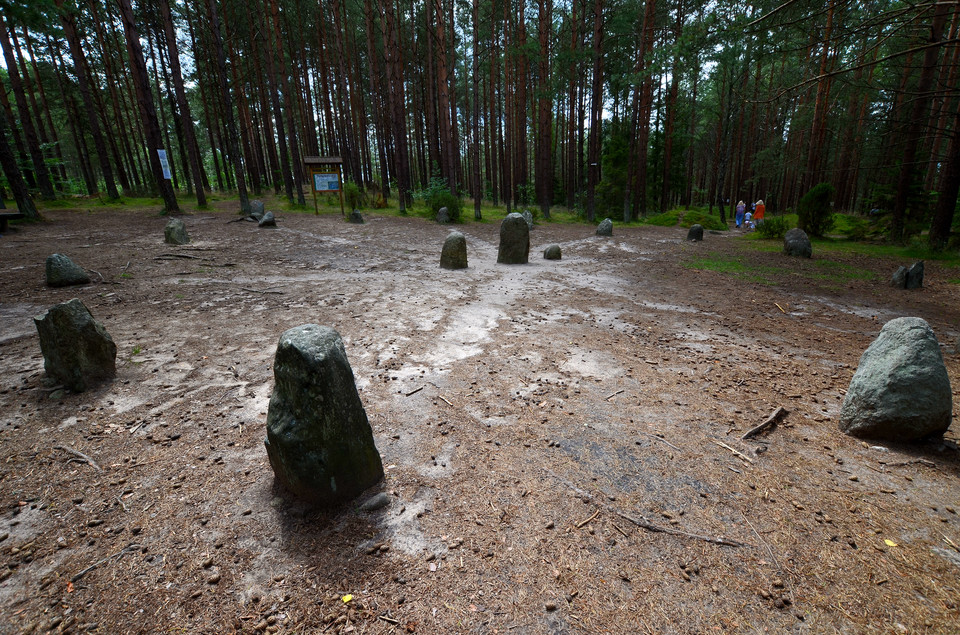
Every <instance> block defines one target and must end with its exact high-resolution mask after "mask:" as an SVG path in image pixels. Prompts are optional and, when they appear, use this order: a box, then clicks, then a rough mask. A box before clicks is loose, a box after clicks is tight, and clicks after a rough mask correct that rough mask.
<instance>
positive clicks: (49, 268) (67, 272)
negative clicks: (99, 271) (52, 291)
mask: <svg viewBox="0 0 960 635" xmlns="http://www.w3.org/2000/svg"><path fill="white" fill-rule="evenodd" d="M46 273H47V286H50V287H69V286H70V285H72V284H87V283H88V282H90V276H88V275H87V272H86V271H84V269H83V267H80V266H79V265H77V264H76V263H74V262H73V261H72V260H70V259H69V258H67V257H66V256H64V255H63V254H51V255H50V256H47V262H46Z"/></svg>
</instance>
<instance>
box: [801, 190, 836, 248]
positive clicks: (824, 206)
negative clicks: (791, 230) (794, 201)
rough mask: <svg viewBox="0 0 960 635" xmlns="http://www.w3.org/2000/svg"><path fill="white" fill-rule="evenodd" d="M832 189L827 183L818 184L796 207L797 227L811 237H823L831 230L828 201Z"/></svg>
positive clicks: (830, 211)
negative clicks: (797, 215)
mask: <svg viewBox="0 0 960 635" xmlns="http://www.w3.org/2000/svg"><path fill="white" fill-rule="evenodd" d="M833 193H834V189H833V186H832V185H830V184H829V183H818V184H817V185H814V186H813V187H812V188H810V191H809V192H807V193H806V194H804V195H803V198H801V199H800V203H799V204H798V205H797V213H798V214H799V218H798V221H797V226H798V227H799V228H800V229H802V230H803V231H805V232H807V233H808V234H810V235H811V236H824V235H826V233H827V232H828V231H830V230H831V229H832V228H833V210H832V209H831V207H830V201H831V199H832V198H833Z"/></svg>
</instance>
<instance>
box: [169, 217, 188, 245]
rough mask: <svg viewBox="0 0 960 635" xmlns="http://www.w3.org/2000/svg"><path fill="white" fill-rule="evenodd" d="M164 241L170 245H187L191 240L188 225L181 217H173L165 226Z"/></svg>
mask: <svg viewBox="0 0 960 635" xmlns="http://www.w3.org/2000/svg"><path fill="white" fill-rule="evenodd" d="M163 241H164V242H165V243H168V244H170V245H186V244H187V243H189V242H190V234H188V233H187V226H186V225H185V224H184V222H183V221H182V220H180V219H179V218H171V219H170V220H169V221H167V226H166V227H164V228H163Z"/></svg>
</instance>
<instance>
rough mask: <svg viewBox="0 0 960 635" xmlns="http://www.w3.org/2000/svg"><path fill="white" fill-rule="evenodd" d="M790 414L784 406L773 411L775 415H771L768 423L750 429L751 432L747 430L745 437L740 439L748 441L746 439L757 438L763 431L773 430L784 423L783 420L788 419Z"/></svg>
mask: <svg viewBox="0 0 960 635" xmlns="http://www.w3.org/2000/svg"><path fill="white" fill-rule="evenodd" d="M788 414H790V411H789V410H787V409H786V408H784V407H783V406H780V407H778V408H777V409H776V410H774V411H773V414H771V415H770V416H769V417H767V420H766V421H764V422H763V423H761V424H760V425H758V426H757V427H755V428H750V429H749V430H747V431H746V432H744V433H743V436H742V437H740V439H741V440H746V439H749V438H750V437H755V436H757V435H758V434H760V433H761V432H763V431H764V430H766V429H767V428H772V427H773V426H775V425H777V424H778V423H780V421H782V420H783V418H784V417H786V416H787V415H788Z"/></svg>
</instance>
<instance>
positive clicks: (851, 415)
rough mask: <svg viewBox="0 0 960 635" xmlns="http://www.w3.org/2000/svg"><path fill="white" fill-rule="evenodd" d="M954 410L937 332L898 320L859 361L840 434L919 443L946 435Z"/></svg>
mask: <svg viewBox="0 0 960 635" xmlns="http://www.w3.org/2000/svg"><path fill="white" fill-rule="evenodd" d="M952 411H953V397H952V393H951V392H950V378H949V377H948V376H947V369H946V366H944V363H943V357H942V355H941V354H940V345H939V344H938V343H937V338H936V336H935V335H934V334H933V330H932V329H931V328H930V325H929V324H927V322H926V321H925V320H923V319H921V318H917V317H904V318H897V319H895V320H890V321H889V322H887V323H886V324H884V326H883V328H882V329H881V330H880V335H879V336H878V337H877V339H876V340H874V341H873V343H872V344H870V346H869V347H868V348H867V350H866V352H864V354H863V356H862V357H860V364H859V365H858V366H857V372H856V373H854V375H853V379H851V380H850V387H849V388H848V390H847V396H846V398H845V399H844V400H843V406H842V407H841V409H840V430H841V431H842V432H844V433H846V434H849V435H851V436H855V437H863V438H870V439H883V440H888V441H915V440H918V439H922V438H924V437H929V436H935V435H942V434H943V433H944V432H946V430H947V428H949V427H950V418H951V413H952Z"/></svg>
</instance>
